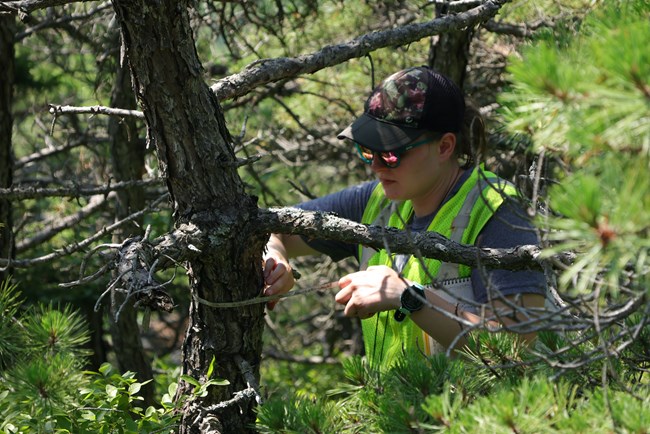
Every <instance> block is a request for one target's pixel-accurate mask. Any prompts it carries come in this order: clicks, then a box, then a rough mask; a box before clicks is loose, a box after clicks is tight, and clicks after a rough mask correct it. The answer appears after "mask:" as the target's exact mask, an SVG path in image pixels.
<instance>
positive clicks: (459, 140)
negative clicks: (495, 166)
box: [454, 101, 487, 169]
mask: <svg viewBox="0 0 650 434" xmlns="http://www.w3.org/2000/svg"><path fill="white" fill-rule="evenodd" d="M486 143H487V137H486V133H485V121H484V120H483V116H482V115H481V112H480V111H479V109H478V108H476V106H474V105H473V104H471V103H470V102H467V101H466V103H465V114H464V117H463V125H462V128H461V130H460V132H459V133H458V134H457V135H456V150H455V152H454V153H455V154H456V157H457V158H458V161H459V163H460V166H461V167H462V168H463V169H468V168H470V167H472V166H473V165H475V164H477V163H478V162H480V161H481V160H482V158H483V156H484V155H485V148H486Z"/></svg>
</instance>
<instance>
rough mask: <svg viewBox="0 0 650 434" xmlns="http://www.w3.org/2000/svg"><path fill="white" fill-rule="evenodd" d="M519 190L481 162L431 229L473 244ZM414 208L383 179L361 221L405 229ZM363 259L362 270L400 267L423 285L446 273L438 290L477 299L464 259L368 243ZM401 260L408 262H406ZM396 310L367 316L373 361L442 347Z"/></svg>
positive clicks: (386, 361) (368, 351) (369, 354)
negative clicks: (445, 259)
mask: <svg viewBox="0 0 650 434" xmlns="http://www.w3.org/2000/svg"><path fill="white" fill-rule="evenodd" d="M516 194H517V193H516V189H515V187H514V186H513V185H512V184H510V183H508V182H507V181H504V180H502V179H500V178H498V177H497V176H496V175H495V174H493V173H491V172H487V171H485V170H483V169H482V168H475V169H474V170H473V171H472V173H471V174H470V176H469V177H468V178H467V180H465V182H464V183H463V185H461V187H460V189H459V190H458V192H457V193H456V194H455V195H454V196H453V197H451V198H450V199H449V200H448V201H447V202H446V203H444V204H443V205H442V207H441V208H440V209H439V210H438V212H437V213H436V215H435V217H434V218H433V221H432V222H431V224H430V225H429V227H428V228H427V231H435V232H438V233H439V234H441V235H443V236H445V237H447V238H449V239H451V240H453V241H456V242H458V243H462V244H470V245H472V244H474V243H475V241H476V238H477V237H478V235H479V233H480V232H481V230H482V229H483V227H484V226H485V224H486V223H487V222H488V221H489V219H490V218H491V217H492V215H493V214H494V212H495V211H496V210H497V209H498V208H499V206H501V204H502V203H503V201H504V200H505V197H506V196H515V195H516ZM412 214H413V206H412V204H411V202H410V201H404V202H400V203H395V202H391V201H389V200H388V199H386V197H385V195H384V190H383V187H382V185H381V184H377V187H375V189H374V191H373V192H372V194H371V197H370V199H369V200H368V203H367V205H366V209H365V210H364V214H363V219H362V223H364V224H374V225H380V226H383V227H386V226H390V227H394V228H397V229H404V227H405V226H406V224H408V222H409V220H410V219H411V217H412ZM400 256H402V257H401V258H400ZM400 262H401V264H399V263H400ZM359 263H360V268H361V269H362V270H363V269H365V268H367V267H368V266H371V265H387V266H389V267H393V268H395V269H397V270H399V269H400V268H401V272H402V276H403V277H405V278H406V279H408V280H412V281H416V282H419V283H421V284H423V285H431V284H432V279H435V280H436V281H437V282H440V280H442V279H445V280H446V282H442V283H443V284H444V285H445V287H446V289H447V291H446V292H444V291H440V293H439V295H440V296H441V297H443V298H445V299H446V300H448V301H450V302H451V303H452V304H455V303H456V302H457V300H459V299H460V300H462V299H469V300H473V299H474V296H473V291H472V288H471V283H470V281H469V277H470V275H471V268H470V267H468V266H465V265H458V264H450V263H444V264H441V262H440V261H438V260H436V259H428V258H423V259H422V261H420V260H418V259H417V258H415V257H414V256H403V255H394V254H393V255H389V254H388V252H386V250H380V251H377V250H374V249H372V248H368V247H364V246H359ZM396 265H403V268H402V266H399V267H397V266H396ZM455 283H460V285H454V284H455ZM450 287H453V288H452V291H454V292H453V294H454V295H456V296H457V297H458V298H456V299H454V297H451V296H450V294H449V291H448V290H449V289H450ZM392 315H393V312H382V313H379V314H377V315H375V316H374V317H372V318H369V319H366V320H363V321H362V328H363V336H364V342H365V347H366V357H367V358H368V361H369V363H370V364H371V366H377V367H378V364H381V365H383V366H384V367H385V366H388V365H389V364H390V363H391V362H392V361H393V360H395V358H396V357H397V356H399V354H400V353H401V352H403V351H417V352H418V353H425V354H427V355H431V354H435V353H437V352H439V351H441V350H442V347H441V346H440V345H439V344H438V343H437V342H435V340H433V339H432V338H431V337H430V336H428V335H427V334H426V333H424V332H422V330H421V329H420V328H419V327H417V326H416V325H415V324H414V323H413V322H412V321H411V319H410V318H407V319H406V320H404V321H403V322H401V323H398V322H396V321H394V320H393V319H392Z"/></svg>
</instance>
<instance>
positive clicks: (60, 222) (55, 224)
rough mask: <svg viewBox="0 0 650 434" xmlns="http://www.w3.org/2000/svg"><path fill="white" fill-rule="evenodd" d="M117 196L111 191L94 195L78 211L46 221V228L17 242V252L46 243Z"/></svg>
mask: <svg viewBox="0 0 650 434" xmlns="http://www.w3.org/2000/svg"><path fill="white" fill-rule="evenodd" d="M115 196H116V193H115V192H111V193H109V194H108V195H107V196H104V195H97V196H92V197H91V198H90V200H89V201H88V205H86V206H85V207H83V208H81V209H80V210H79V211H77V212H76V213H74V214H72V215H69V216H66V217H63V218H61V217H56V218H54V219H53V220H52V221H49V222H47V223H45V227H46V228H45V229H43V230H42V231H39V232H38V233H37V234H36V235H34V236H32V237H30V238H26V239H23V240H21V241H19V242H17V243H16V253H21V252H24V251H25V250H27V249H30V248H32V247H34V246H36V245H38V244H41V243H44V242H45V241H47V240H49V239H51V238H53V237H54V236H56V235H57V234H58V233H59V232H61V231H62V230H65V229H68V228H71V227H73V226H75V225H76V224H77V223H79V222H80V221H81V220H83V219H84V218H86V217H88V216H89V215H92V214H93V213H95V212H96V211H99V210H100V209H102V208H103V207H104V206H106V204H107V202H108V200H109V199H113V198H114V197H115Z"/></svg>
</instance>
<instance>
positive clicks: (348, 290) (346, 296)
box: [334, 285, 354, 304]
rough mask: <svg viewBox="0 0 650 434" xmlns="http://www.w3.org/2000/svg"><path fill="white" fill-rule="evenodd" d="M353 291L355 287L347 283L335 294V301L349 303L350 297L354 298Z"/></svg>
mask: <svg viewBox="0 0 650 434" xmlns="http://www.w3.org/2000/svg"><path fill="white" fill-rule="evenodd" d="M353 292H354V289H353V287H352V285H347V286H346V287H345V288H343V289H341V290H340V291H339V292H337V293H336V295H335V296H334V301H336V302H337V303H339V304H347V303H348V302H349V301H350V298H352V293H353Z"/></svg>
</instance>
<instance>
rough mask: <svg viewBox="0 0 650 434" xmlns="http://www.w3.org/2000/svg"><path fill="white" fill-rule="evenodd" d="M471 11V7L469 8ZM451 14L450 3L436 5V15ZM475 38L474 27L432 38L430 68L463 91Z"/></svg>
mask: <svg viewBox="0 0 650 434" xmlns="http://www.w3.org/2000/svg"><path fill="white" fill-rule="evenodd" d="M467 9H469V7H467ZM448 13H449V2H447V3H439V4H436V15H437V16H438V17H443V16H445V15H447V14H448ZM473 36H474V27H473V26H468V27H467V28H465V29H462V30H452V31H449V32H445V33H441V34H440V35H437V36H435V37H433V38H431V46H430V48H429V62H428V63H429V66H430V67H431V68H432V69H435V70H436V71H440V72H442V73H443V74H445V75H446V76H448V77H449V78H451V79H452V80H454V82H455V83H456V84H457V85H458V86H459V87H460V88H461V89H462V88H463V85H464V84H465V74H466V71H467V63H468V62H469V47H470V43H471V42H472V38H473Z"/></svg>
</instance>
